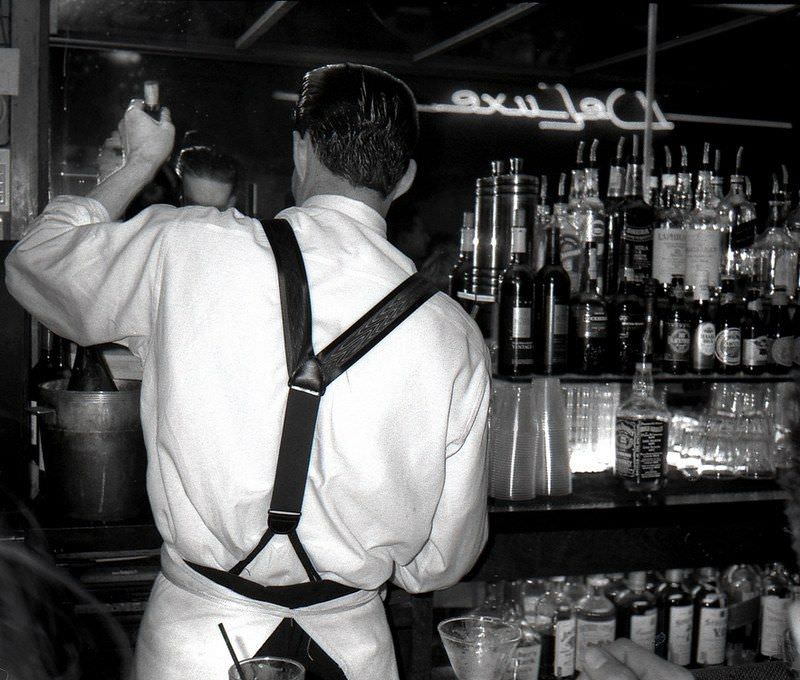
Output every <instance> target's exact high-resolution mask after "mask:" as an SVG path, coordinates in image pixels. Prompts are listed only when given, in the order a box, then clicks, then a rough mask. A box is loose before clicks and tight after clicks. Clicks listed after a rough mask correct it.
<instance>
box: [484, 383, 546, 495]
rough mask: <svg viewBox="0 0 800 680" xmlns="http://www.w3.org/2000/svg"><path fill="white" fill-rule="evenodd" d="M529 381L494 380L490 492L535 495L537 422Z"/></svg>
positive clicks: (490, 421) (490, 418)
mask: <svg viewBox="0 0 800 680" xmlns="http://www.w3.org/2000/svg"><path fill="white" fill-rule="evenodd" d="M534 413H535V412H534V408H533V399H532V388H531V384H530V383H529V382H511V381H508V380H503V379H502V378H495V379H494V381H493V391H492V407H491V412H490V416H489V495H490V496H491V497H492V498H496V499H498V500H505V501H526V500H531V499H533V498H534V497H535V495H536V490H535V488H536V459H535V450H536V443H537V440H538V434H539V423H538V421H537V419H536V418H535V416H534Z"/></svg>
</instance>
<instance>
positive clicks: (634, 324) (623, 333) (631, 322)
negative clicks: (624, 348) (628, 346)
mask: <svg viewBox="0 0 800 680" xmlns="http://www.w3.org/2000/svg"><path fill="white" fill-rule="evenodd" d="M643 330H644V319H642V317H641V316H638V315H632V314H620V315H619V333H618V335H619V337H620V338H622V339H623V340H628V339H630V338H635V337H636V335H637V334H638V333H641V332H642V331H643Z"/></svg>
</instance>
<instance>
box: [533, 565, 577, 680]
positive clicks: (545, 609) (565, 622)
mask: <svg viewBox="0 0 800 680" xmlns="http://www.w3.org/2000/svg"><path fill="white" fill-rule="evenodd" d="M565 580H566V579H565V577H563V576H554V577H552V578H551V579H550V585H549V588H548V591H547V592H546V593H545V594H544V596H543V597H542V598H541V599H540V600H539V603H538V604H537V605H536V616H535V628H536V632H537V633H539V635H540V636H541V638H542V656H541V664H540V669H539V680H564V679H567V680H571V679H572V678H574V677H575V627H576V620H575V611H574V609H573V606H572V601H571V600H570V599H569V598H568V597H567V596H566V595H565V594H564V581H565Z"/></svg>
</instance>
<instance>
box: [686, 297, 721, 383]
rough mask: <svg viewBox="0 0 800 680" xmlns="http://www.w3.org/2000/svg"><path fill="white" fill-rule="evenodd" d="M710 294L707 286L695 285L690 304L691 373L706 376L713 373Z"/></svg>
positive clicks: (714, 337) (713, 340)
mask: <svg viewBox="0 0 800 680" xmlns="http://www.w3.org/2000/svg"><path fill="white" fill-rule="evenodd" d="M710 303H711V294H710V291H709V286H708V285H707V284H700V283H698V284H695V287H694V301H693V303H692V356H691V362H690V364H689V367H690V370H691V371H692V373H699V374H701V375H707V374H709V373H712V372H713V371H714V342H715V340H716V338H717V330H716V327H715V326H714V319H713V318H712V316H711V304H710Z"/></svg>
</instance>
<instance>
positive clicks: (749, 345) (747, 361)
mask: <svg viewBox="0 0 800 680" xmlns="http://www.w3.org/2000/svg"><path fill="white" fill-rule="evenodd" d="M768 349H769V343H768V341H767V336H766V335H761V336H759V337H757V338H753V339H752V340H751V339H748V338H745V339H744V340H742V364H743V365H745V366H766V365H767V360H768V359H769V351H768Z"/></svg>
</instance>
